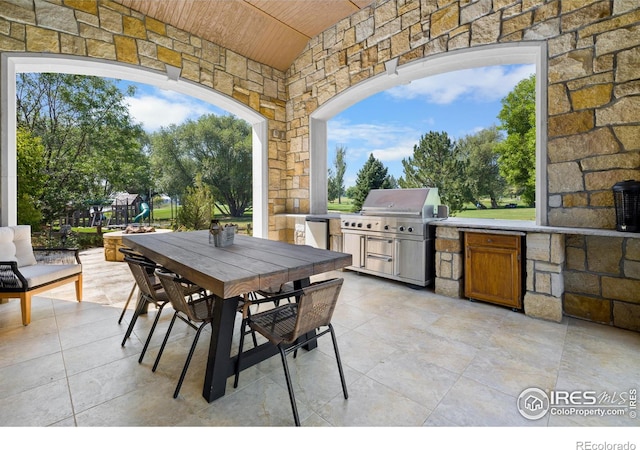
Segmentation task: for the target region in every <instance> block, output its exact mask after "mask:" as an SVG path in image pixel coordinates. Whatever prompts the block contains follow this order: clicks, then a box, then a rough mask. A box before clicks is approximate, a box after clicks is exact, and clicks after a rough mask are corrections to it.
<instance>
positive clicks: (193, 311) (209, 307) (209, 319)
mask: <svg viewBox="0 0 640 450" xmlns="http://www.w3.org/2000/svg"><path fill="white" fill-rule="evenodd" d="M156 275H157V277H158V279H159V280H160V284H161V285H162V286H163V288H164V291H165V292H166V294H167V296H168V298H169V301H170V302H171V306H172V307H173V309H174V310H175V312H174V314H173V317H172V318H171V323H170V324H169V328H168V329H167V333H166V334H165V336H164V339H163V341H162V345H161V346H160V350H159V351H158V355H157V356H156V361H155V363H154V364H153V368H152V369H151V370H152V371H153V372H155V371H156V369H157V368H158V363H159V362H160V358H161V357H162V353H163V352H164V348H165V346H166V344H167V341H168V340H169V335H170V334H171V330H172V329H173V325H174V324H175V321H176V319H180V320H182V321H183V322H184V323H186V324H187V325H189V326H190V327H191V328H193V329H194V330H196V335H195V337H194V339H193V342H192V343H191V348H190V349H189V354H188V355H187V360H186V362H185V363H184V366H183V368H182V372H181V373H180V378H179V380H178V384H177V386H176V389H175V391H174V393H173V398H176V397H178V394H179V393H180V388H181V387H182V382H183V381H184V377H185V375H186V374H187V370H188V368H189V364H190V363H191V358H192V357H193V352H194V351H195V349H196V345H197V344H198V338H199V337H200V333H201V332H202V330H203V329H204V328H205V327H206V326H207V325H208V324H211V327H212V332H214V330H213V318H214V314H215V302H216V300H219V297H217V296H215V295H213V294H211V295H203V296H200V297H191V296H190V295H189V292H192V291H194V290H197V289H198V286H197V285H195V284H193V283H191V282H190V281H188V280H186V279H184V278H182V277H180V276H179V275H177V274H175V273H171V272H166V271H157V272H156Z"/></svg>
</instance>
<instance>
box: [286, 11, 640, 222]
mask: <svg viewBox="0 0 640 450" xmlns="http://www.w3.org/2000/svg"><path fill="white" fill-rule="evenodd" d="M527 41H539V42H545V43H546V44H547V49H548V61H547V66H548V73H547V75H548V86H547V95H548V104H547V117H543V118H542V122H543V123H545V124H546V125H547V136H546V137H545V142H544V143H542V145H543V146H544V145H546V146H547V149H548V158H547V160H546V161H544V164H545V165H546V169H545V170H546V171H547V179H548V182H547V184H548V185H547V189H548V205H549V209H548V211H547V213H548V220H549V223H548V225H553V226H565V227H593V228H608V229H612V228H614V221H615V214H614V211H613V197H612V195H611V192H610V190H611V187H612V186H613V184H615V183H616V182H617V181H620V180H623V179H630V178H636V179H640V169H639V167H640V140H638V139H637V136H638V134H640V71H639V70H638V64H639V63H640V3H639V2H638V1H637V0H616V1H609V0H563V1H559V0H555V1H554V0H551V1H549V0H476V1H472V0H460V1H451V0H422V1H418V0H414V1H411V0H406V1H403V0H397V1H395V0H391V1H378V2H375V3H374V4H373V6H372V7H371V8H368V9H364V10H362V11H361V12H359V13H356V14H354V15H352V16H351V17H348V18H346V19H344V20H342V21H340V22H339V23H337V24H336V25H335V26H333V27H331V28H329V29H328V30H326V31H325V32H324V33H322V34H320V35H319V36H316V37H315V38H313V39H312V40H311V42H310V43H309V45H308V46H307V48H306V49H305V50H304V51H303V53H302V54H301V55H300V57H299V58H297V59H296V61H295V62H294V63H293V65H292V66H291V68H290V69H289V71H288V72H287V87H288V89H289V102H288V105H287V107H288V110H287V112H288V114H289V115H288V118H289V127H290V130H289V131H290V138H291V144H290V155H289V161H290V162H292V163H294V164H297V163H298V162H300V161H305V160H307V159H308V157H309V139H308V137H309V115H310V114H311V113H313V111H314V110H316V109H317V108H318V107H319V106H321V105H323V104H324V103H326V102H328V101H330V100H331V99H332V98H333V97H334V96H336V95H337V94H340V93H342V92H344V91H345V90H347V89H348V88H349V87H351V86H353V85H356V84H358V83H361V82H364V81H366V80H367V79H368V78H371V77H373V76H375V75H377V74H380V73H383V72H385V67H384V63H385V62H386V61H389V60H391V59H394V58H399V60H398V61H399V66H400V67H401V66H402V65H403V64H407V63H410V62H414V61H418V60H423V59H427V58H430V57H433V56H437V55H441V54H444V53H452V52H455V51H456V50H460V49H465V50H468V49H473V48H480V47H482V46H486V45H489V44H500V43H514V42H527ZM461 57H464V54H463V55H462V56H461ZM426 131H428V130H425V132H426ZM290 168H293V167H290ZM294 172H295V173H296V174H299V173H300V172H299V171H297V170H296V171H294ZM296 176H297V175H296ZM306 177H307V175H306V174H305V173H302V174H301V179H300V181H299V182H298V184H299V185H300V186H306V185H307V182H306V181H303V180H304V178H306Z"/></svg>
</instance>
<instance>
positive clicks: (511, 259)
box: [464, 233, 522, 309]
mask: <svg viewBox="0 0 640 450" xmlns="http://www.w3.org/2000/svg"><path fill="white" fill-rule="evenodd" d="M521 247H522V245H521V237H520V236H516V235H501V234H485V233H465V283H464V287H465V289H464V293H465V296H466V297H468V298H472V299H476V300H484V301H487V302H491V303H497V304H499V305H505V306H509V307H511V308H516V309H520V308H521V307H522V298H521V297H522V255H521Z"/></svg>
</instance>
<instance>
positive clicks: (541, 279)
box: [523, 233, 565, 322]
mask: <svg viewBox="0 0 640 450" xmlns="http://www.w3.org/2000/svg"><path fill="white" fill-rule="evenodd" d="M564 238H565V236H564V235H563V234H553V233H527V237H526V248H525V252H526V258H527V263H526V275H525V276H526V281H525V294H524V299H523V306H524V312H525V313H526V314H527V315H528V316H532V317H538V318H541V319H547V320H553V321H555V322H560V321H561V320H562V298H563V294H564V279H563V274H562V270H563V267H564V259H565V251H564V241H565V239H564Z"/></svg>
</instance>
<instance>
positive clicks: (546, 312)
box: [524, 292, 562, 322]
mask: <svg viewBox="0 0 640 450" xmlns="http://www.w3.org/2000/svg"><path fill="white" fill-rule="evenodd" d="M524 312H525V314H526V315H527V316H530V317H535V318H537V319H545V320H550V321H553V322H562V298H559V297H552V296H549V295H543V294H535V293H532V292H527V293H526V294H525V296H524Z"/></svg>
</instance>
